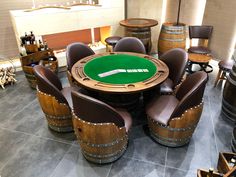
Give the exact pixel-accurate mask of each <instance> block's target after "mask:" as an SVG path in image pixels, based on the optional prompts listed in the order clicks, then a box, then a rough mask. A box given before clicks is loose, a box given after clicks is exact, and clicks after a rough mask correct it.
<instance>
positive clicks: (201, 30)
mask: <svg viewBox="0 0 236 177" xmlns="http://www.w3.org/2000/svg"><path fill="white" fill-rule="evenodd" d="M212 31H213V26H189V38H190V39H192V38H199V39H209V38H210V37H211V34H212Z"/></svg>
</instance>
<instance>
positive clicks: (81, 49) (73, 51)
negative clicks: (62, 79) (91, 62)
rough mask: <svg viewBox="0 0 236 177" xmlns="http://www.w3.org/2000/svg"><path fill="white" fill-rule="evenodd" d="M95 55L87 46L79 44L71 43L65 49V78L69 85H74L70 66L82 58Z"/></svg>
mask: <svg viewBox="0 0 236 177" xmlns="http://www.w3.org/2000/svg"><path fill="white" fill-rule="evenodd" d="M93 54H95V53H94V51H93V50H92V49H91V48H90V47H89V46H87V45H85V44H83V43H81V42H75V43H71V44H69V45H68V46H67V47H66V60H67V77H68V80H69V82H70V84H71V85H74V84H76V82H75V80H74V79H73V77H72V74H71V69H72V66H73V65H74V64H75V63H76V62H77V61H79V60H80V59H82V58H85V57H87V56H90V55H93Z"/></svg>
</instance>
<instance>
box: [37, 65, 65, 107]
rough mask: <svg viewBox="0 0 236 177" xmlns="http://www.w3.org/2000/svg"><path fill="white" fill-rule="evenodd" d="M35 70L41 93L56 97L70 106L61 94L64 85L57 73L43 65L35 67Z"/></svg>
mask: <svg viewBox="0 0 236 177" xmlns="http://www.w3.org/2000/svg"><path fill="white" fill-rule="evenodd" d="M33 70H34V75H35V77H36V80H37V87H38V90H39V91H41V92H43V93H46V94H49V95H52V96H54V97H56V99H57V100H58V101H59V102H60V103H65V104H68V103H67V101H66V99H65V97H64V96H63V94H62V93H61V90H62V85H61V82H60V80H59V79H58V77H57V75H56V74H55V73H53V72H52V71H51V70H50V69H48V68H46V67H44V66H41V65H36V66H34V68H33Z"/></svg>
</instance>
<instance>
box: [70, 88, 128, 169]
mask: <svg viewBox="0 0 236 177" xmlns="http://www.w3.org/2000/svg"><path fill="white" fill-rule="evenodd" d="M72 100H73V126H74V129H75V133H76V135H77V138H78V141H79V143H80V147H81V151H82V153H83V155H84V157H85V158H86V159H87V160H89V161H92V162H94V163H100V164H101V163H109V162H113V161H115V160H116V159H118V158H119V157H121V156H122V155H123V153H124V152H125V150H126V148H127V144H128V135H127V134H128V132H129V130H130V128H131V125H132V118H131V115H130V114H129V113H128V112H127V111H126V110H125V109H115V108H113V107H111V106H109V105H108V104H106V103H104V102H102V101H100V100H97V99H95V98H92V97H90V96H87V95H84V94H82V93H78V92H74V91H72Z"/></svg>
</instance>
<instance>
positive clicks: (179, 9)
mask: <svg viewBox="0 0 236 177" xmlns="http://www.w3.org/2000/svg"><path fill="white" fill-rule="evenodd" d="M180 6H181V0H179V7H178V15H177V24H176V25H177V26H179V14H180Z"/></svg>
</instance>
